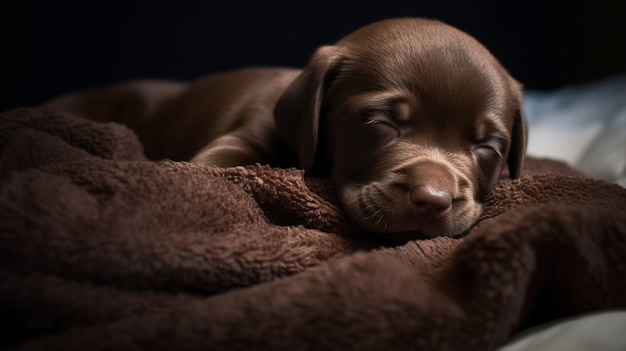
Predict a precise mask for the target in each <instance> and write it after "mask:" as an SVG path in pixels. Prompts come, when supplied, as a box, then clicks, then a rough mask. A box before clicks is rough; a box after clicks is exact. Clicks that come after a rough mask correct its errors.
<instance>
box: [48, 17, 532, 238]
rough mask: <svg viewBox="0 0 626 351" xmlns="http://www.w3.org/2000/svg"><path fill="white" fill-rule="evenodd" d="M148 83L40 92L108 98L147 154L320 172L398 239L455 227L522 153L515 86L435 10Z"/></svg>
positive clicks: (101, 101)
mask: <svg viewBox="0 0 626 351" xmlns="http://www.w3.org/2000/svg"><path fill="white" fill-rule="evenodd" d="M155 84H156V83H146V82H135V83H130V84H126V85H122V86H118V87H115V88H113V89H112V90H99V91H93V92H89V93H79V94H78V95H69V96H66V97H62V98H60V99H59V100H56V101H53V102H51V103H50V104H48V106H49V107H51V108H60V109H64V110H68V111H70V112H74V113H79V114H82V115H86V116H91V117H92V118H96V119H98V120H111V118H110V117H104V118H103V117H99V116H97V115H96V114H97V113H95V112H93V111H100V112H99V113H100V114H102V112H103V111H104V110H106V109H114V111H108V112H107V114H108V113H109V112H110V114H111V115H112V116H121V117H120V118H117V119H116V120H120V121H122V122H125V123H127V124H129V125H130V126H131V127H133V128H135V129H136V130H137V131H138V134H139V137H140V139H141V140H142V142H143V143H144V145H145V146H146V152H147V154H148V156H151V157H153V158H162V157H168V158H173V159H189V158H190V159H191V160H192V161H193V162H202V163H207V164H215V165H220V166H234V165H242V164H249V163H253V162H261V163H269V164H272V165H275V166H289V165H291V166H296V165H299V166H300V167H302V168H305V169H307V170H309V171H311V172H313V174H318V175H328V176H330V178H331V179H332V182H333V184H334V185H335V187H336V190H337V193H338V195H339V198H340V200H341V202H342V204H343V208H344V210H345V212H346V213H347V214H348V215H349V216H350V217H351V218H352V219H353V220H354V222H355V223H356V224H358V225H360V226H361V227H363V228H365V229H367V230H369V231H372V232H377V233H381V234H384V235H385V236H386V237H390V238H394V239H400V240H406V239H413V238H426V237H435V236H441V235H449V236H456V235H460V234H462V233H463V232H465V231H466V230H467V229H469V228H470V227H471V226H472V225H473V224H474V223H475V222H476V220H477V219H478V217H479V215H480V213H481V201H482V200H483V199H484V198H485V196H486V195H487V193H488V192H489V190H490V189H491V188H492V187H493V186H494V184H495V183H496V181H497V179H498V176H499V174H500V173H501V171H502V170H503V169H504V168H505V166H507V165H508V168H509V172H510V175H511V177H517V176H518V175H519V172H520V169H521V167H522V162H523V158H524V153H525V147H526V124H525V119H524V116H523V112H522V92H521V86H520V85H519V84H518V83H517V82H516V81H515V80H514V79H513V78H511V77H510V76H509V75H508V73H507V72H506V71H505V70H504V68H502V67H501V66H500V64H499V63H498V62H497V60H496V59H495V58H494V57H493V56H492V55H491V54H490V53H489V52H488V51H487V50H486V49H485V48H484V47H483V46H482V45H480V44H479V43H478V42H477V41H476V40H475V39H473V38H472V37H470V36H468V35H467V34H465V33H463V32H461V31H459V30H456V29H454V28H452V27H450V26H448V25H445V24H443V23H440V22H437V21H431V20H424V19H395V20H387V21H382V22H377V23H374V24H372V25H369V26H366V27H364V28H362V29H359V30H357V31H356V32H354V33H352V34H350V35H349V36H347V37H346V38H344V39H342V40H341V41H339V42H338V43H337V44H335V45H333V46H325V47H321V48H320V49H318V51H317V52H316V53H315V55H314V56H313V58H312V59H311V61H310V63H309V65H308V66H307V67H306V68H305V69H304V70H303V71H297V70H287V69H248V70H242V71H237V72H231V73H225V74H222V75H216V76H210V77H207V78H205V79H202V80H199V81H197V82H195V83H192V84H191V85H189V86H184V85H180V84H177V83H169V84H167V83H160V84H161V85H160V86H159V88H155V87H156V86H157V85H155ZM148 87H149V88H148ZM121 97H123V98H121ZM103 105H104V106H105V107H103ZM76 106H82V107H81V108H77V107H76ZM124 111H127V113H128V115H125V112H124ZM128 111H130V112H128ZM128 116H133V117H132V118H131V117H128ZM284 143H286V145H285V144H284ZM288 150H291V151H288ZM292 153H293V154H292ZM294 156H295V157H294ZM296 158H297V160H296Z"/></svg>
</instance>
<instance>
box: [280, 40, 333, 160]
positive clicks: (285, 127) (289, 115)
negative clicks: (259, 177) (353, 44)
mask: <svg viewBox="0 0 626 351" xmlns="http://www.w3.org/2000/svg"><path fill="white" fill-rule="evenodd" d="M338 52H339V49H338V48H337V47H336V46H323V47H321V48H319V49H318V50H317V51H316V52H315V54H314V55H313V57H312V58H311V61H309V64H308V65H307V66H306V68H305V69H304V70H303V71H302V73H301V74H300V75H299V76H298V77H297V78H296V79H295V80H294V81H293V82H292V83H291V85H289V87H287V89H286V90H285V92H284V93H283V95H282V96H281V97H280V99H279V100H278V103H277V104H276V106H275V107H274V120H275V122H276V127H277V129H278V133H279V134H280V136H281V137H282V138H283V139H284V140H285V141H286V142H287V144H288V145H289V147H290V148H291V149H292V150H293V151H294V152H295V153H296V155H297V156H298V161H299V163H300V167H302V168H304V169H311V168H312V167H313V164H314V163H315V157H316V151H317V144H318V135H319V123H320V112H321V109H322V99H323V97H324V93H325V90H326V88H327V87H328V85H329V83H330V82H329V81H330V80H331V77H332V76H333V75H334V73H333V72H335V71H336V70H337V68H338V66H339V62H340V59H339V54H338Z"/></svg>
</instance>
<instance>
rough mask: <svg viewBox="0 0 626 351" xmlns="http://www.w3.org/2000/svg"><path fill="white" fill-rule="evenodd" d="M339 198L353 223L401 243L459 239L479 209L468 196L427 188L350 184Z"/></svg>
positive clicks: (479, 206) (343, 187) (380, 184)
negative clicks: (449, 237) (446, 238)
mask: <svg viewBox="0 0 626 351" xmlns="http://www.w3.org/2000/svg"><path fill="white" fill-rule="evenodd" d="M339 195H340V198H341V200H342V204H343V208H344V211H345V212H346V213H347V214H348V216H350V217H351V219H352V221H353V222H354V223H355V224H357V225H358V226H360V227H361V228H363V229H365V230H367V231H369V232H373V233H375V234H379V235H381V236H383V237H386V238H390V239H394V240H401V241H408V240H415V239H428V238H434V237H438V236H451V237H458V236H461V235H462V234H464V233H465V232H466V231H467V230H468V229H469V228H470V227H471V226H472V225H473V224H474V223H476V221H477V220H478V217H479V215H480V213H481V210H482V206H481V205H480V204H479V203H477V202H476V201H474V199H473V197H472V196H471V194H465V193H459V194H440V193H437V190H433V189H428V187H427V186H424V187H419V188H412V189H406V188H405V187H403V186H399V185H397V184H382V183H377V182H373V183H370V184H367V185H362V186H357V185H354V184H350V185H345V186H342V187H340V194H339Z"/></svg>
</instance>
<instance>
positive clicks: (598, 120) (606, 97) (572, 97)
mask: <svg viewBox="0 0 626 351" xmlns="http://www.w3.org/2000/svg"><path fill="white" fill-rule="evenodd" d="M524 108H525V111H526V117H527V119H528V123H529V142H528V154H529V155H531V156H539V157H550V158H555V159H560V160H564V161H566V162H567V163H568V164H570V165H571V166H573V167H575V168H577V169H578V170H580V171H582V172H583V173H585V174H586V175H588V176H590V177H593V178H598V179H603V180H606V181H610V182H616V183H618V184H620V185H622V186H625V187H626V76H617V77H612V78H609V79H606V80H602V81H599V82H595V83H589V84H585V85H579V86H569V87H565V88H562V89H559V90H556V91H551V92H537V91H527V92H526V93H525V106H524Z"/></svg>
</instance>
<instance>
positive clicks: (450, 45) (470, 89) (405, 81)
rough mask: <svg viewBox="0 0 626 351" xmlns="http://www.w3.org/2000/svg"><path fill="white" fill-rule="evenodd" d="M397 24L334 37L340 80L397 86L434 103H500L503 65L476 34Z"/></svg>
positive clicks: (351, 85)
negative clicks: (339, 50) (338, 50)
mask: <svg viewBox="0 0 626 351" xmlns="http://www.w3.org/2000/svg"><path fill="white" fill-rule="evenodd" d="M400 28H401V29H398V28H395V29H396V30H393V31H392V30H390V29H389V28H383V30H368V31H365V32H364V33H361V32H358V31H357V32H355V33H354V34H353V35H351V36H348V37H346V39H344V40H343V41H342V42H340V43H338V45H339V46H340V47H342V48H343V50H342V52H343V59H342V64H341V69H340V72H339V74H338V76H337V79H338V84H344V86H345V87H346V88H348V89H349V90H350V91H352V92H354V91H355V89H356V90H361V91H388V90H390V89H394V90H398V89H400V90H404V91H406V92H409V93H411V94H414V95H416V96H418V97H419V99H420V100H421V101H422V102H424V103H428V104H431V105H433V107H436V106H437V105H441V104H448V105H449V104H453V103H455V101H456V103H458V104H463V105H465V106H469V105H476V106H477V108H487V109H499V108H502V105H503V104H504V103H505V102H504V101H502V100H503V94H502V92H504V91H506V85H507V82H506V80H505V76H504V74H503V72H504V70H503V69H502V68H501V66H500V65H499V63H498V62H497V61H496V60H495V58H493V56H492V55H491V54H490V53H489V52H488V51H487V50H486V49H485V48H484V47H483V46H482V45H480V44H479V43H478V42H477V41H476V40H474V39H473V38H471V37H470V36H468V35H466V34H464V33H462V32H460V31H458V30H456V29H454V28H452V27H448V26H445V25H434V26H431V25H426V26H424V25H422V26H414V27H411V26H402V27H400ZM342 81H343V82H342ZM478 105H481V106H478Z"/></svg>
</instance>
